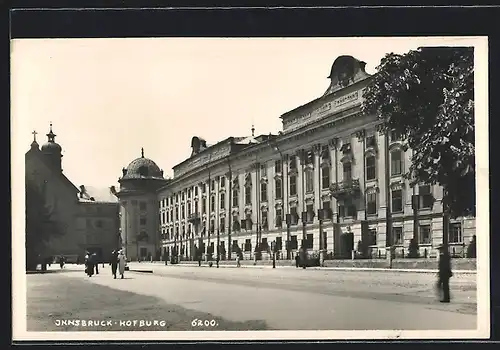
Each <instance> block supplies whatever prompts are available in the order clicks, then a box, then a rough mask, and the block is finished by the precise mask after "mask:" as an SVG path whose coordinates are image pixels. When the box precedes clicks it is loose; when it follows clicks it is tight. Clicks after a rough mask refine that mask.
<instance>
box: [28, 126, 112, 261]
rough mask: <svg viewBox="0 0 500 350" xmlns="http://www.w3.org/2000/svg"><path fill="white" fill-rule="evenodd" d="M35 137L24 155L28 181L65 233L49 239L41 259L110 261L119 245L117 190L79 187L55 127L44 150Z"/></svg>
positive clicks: (83, 160) (35, 133)
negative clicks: (91, 257)
mask: <svg viewBox="0 0 500 350" xmlns="http://www.w3.org/2000/svg"><path fill="white" fill-rule="evenodd" d="M36 135H37V132H36V131H33V136H34V139H33V142H32V143H31V146H30V149H29V150H28V151H27V152H26V153H25V181H26V184H31V185H33V186H34V187H35V188H36V189H38V190H39V191H40V194H42V195H43V198H44V206H45V209H46V210H47V213H48V214H49V215H50V218H51V220H52V221H53V222H54V223H55V224H56V225H57V226H58V227H59V229H60V231H61V233H62V235H61V236H51V237H50V239H49V241H48V242H47V244H46V247H45V248H44V250H43V251H40V252H39V253H40V255H41V258H50V257H52V258H53V257H57V256H59V255H64V256H65V257H66V258H67V261H68V262H83V261H84V257H85V252H86V251H89V252H92V253H96V254H97V256H98V259H99V260H100V261H109V259H110V256H111V251H112V250H113V249H116V247H117V246H118V243H119V242H118V230H119V222H118V203H117V200H116V197H115V195H114V194H113V191H114V188H113V187H110V188H98V187H92V186H85V185H80V186H79V187H76V186H75V185H74V184H73V182H71V180H70V179H69V178H68V177H66V175H65V174H64V172H63V168H62V158H63V154H62V147H61V145H60V144H58V143H57V142H56V141H55V137H56V136H57V135H56V134H54V132H53V131H52V123H51V124H50V130H49V132H48V133H47V134H46V136H47V142H45V143H44V144H43V145H42V146H41V147H40V145H39V144H38V142H37V141H36ZM81 161H82V162H86V161H87V160H86V159H82V160H81ZM82 169H83V168H82ZM26 205H30V203H26Z"/></svg>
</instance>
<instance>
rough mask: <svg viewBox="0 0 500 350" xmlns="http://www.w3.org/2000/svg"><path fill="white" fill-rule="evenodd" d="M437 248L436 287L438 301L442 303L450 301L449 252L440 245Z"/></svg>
mask: <svg viewBox="0 0 500 350" xmlns="http://www.w3.org/2000/svg"><path fill="white" fill-rule="evenodd" d="M438 249H439V271H438V283H437V289H438V292H439V297H440V301H441V302H442V303H449V302H450V278H451V277H452V276H453V273H452V271H451V261H450V254H449V253H448V250H447V249H446V248H445V247H444V246H443V245H440V246H439V247H438Z"/></svg>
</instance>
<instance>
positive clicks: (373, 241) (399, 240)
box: [162, 222, 463, 251]
mask: <svg viewBox="0 0 500 350" xmlns="http://www.w3.org/2000/svg"><path fill="white" fill-rule="evenodd" d="M431 232H432V231H431V225H428V224H426V225H420V226H419V229H418V232H417V242H418V244H421V245H427V244H432V234H431ZM411 234H412V236H413V233H411ZM392 235H393V238H394V244H395V245H397V246H398V245H399V246H402V245H403V244H404V240H405V237H404V232H403V227H402V226H396V227H393V228H392ZM181 237H182V239H186V238H188V237H187V236H186V235H182V236H181ZM181 237H179V235H177V239H179V238H181ZM313 237H314V236H313V234H307V235H306V241H305V247H306V248H307V249H312V248H313ZM162 238H164V239H167V240H170V239H172V240H173V239H174V236H173V235H170V234H168V233H167V234H164V235H163V237H162ZM290 238H291V242H290V249H297V247H298V243H297V236H296V235H292V236H291V237H290ZM448 239H449V243H463V232H462V224H461V223H460V222H455V223H450V227H449V238H448ZM367 240H368V242H367V243H368V245H369V246H376V245H377V230H376V229H370V230H369V231H368V235H367ZM322 243H323V247H324V248H325V249H326V248H327V235H326V232H323V242H322ZM212 244H213V243H212ZM222 245H224V242H222ZM276 245H277V249H278V250H281V249H282V248H283V246H282V238H281V237H276ZM235 247H238V240H233V249H234V248H235ZM261 247H262V248H263V249H266V248H267V247H268V243H267V238H262V243H261ZM250 250H251V240H250V239H247V240H246V242H245V244H244V251H250Z"/></svg>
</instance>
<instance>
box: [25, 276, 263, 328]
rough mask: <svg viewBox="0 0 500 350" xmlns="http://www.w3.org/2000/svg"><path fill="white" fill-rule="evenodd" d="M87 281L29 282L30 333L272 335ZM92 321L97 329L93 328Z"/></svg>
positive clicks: (255, 324) (257, 323) (256, 323)
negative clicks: (148, 332)
mask: <svg viewBox="0 0 500 350" xmlns="http://www.w3.org/2000/svg"><path fill="white" fill-rule="evenodd" d="M82 277H83V278H82V279H81V280H78V279H76V278H75V279H73V280H72V281H71V283H68V279H67V277H63V276H61V275H59V276H58V275H57V274H54V275H51V276H50V277H47V276H44V277H42V276H39V275H30V276H28V277H27V330H28V331H48V332H51V331H191V330H195V331H203V330H207V331H215V330H217V331H221V330H222V331H246V330H268V329H270V327H268V325H267V324H266V322H265V321H263V320H248V321H245V322H234V321H229V320H226V319H224V318H221V317H218V316H214V315H211V314H209V313H203V312H199V311H195V310H190V309H186V308H183V307H181V306H178V305H174V304H167V303H165V302H164V301H163V300H161V299H159V298H155V297H151V296H144V295H139V294H135V293H131V292H126V291H119V290H116V289H113V288H110V287H106V286H102V285H98V284H95V283H89V280H87V279H84V276H82ZM105 277H107V278H109V276H105ZM111 278H112V277H111ZM124 279H134V278H133V277H125V278H124ZM117 283H118V282H117ZM89 321H92V322H93V323H92V324H89ZM96 321H97V322H96ZM141 321H142V323H141ZM84 322H85V325H84ZM94 323H98V324H94Z"/></svg>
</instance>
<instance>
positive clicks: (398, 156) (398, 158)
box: [391, 150, 403, 176]
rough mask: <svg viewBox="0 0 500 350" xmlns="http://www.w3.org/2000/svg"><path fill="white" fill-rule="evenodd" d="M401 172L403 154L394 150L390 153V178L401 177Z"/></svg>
mask: <svg viewBox="0 0 500 350" xmlns="http://www.w3.org/2000/svg"><path fill="white" fill-rule="evenodd" d="M402 172H403V152H402V151H401V150H395V151H392V152H391V176H396V175H401V174H402Z"/></svg>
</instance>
